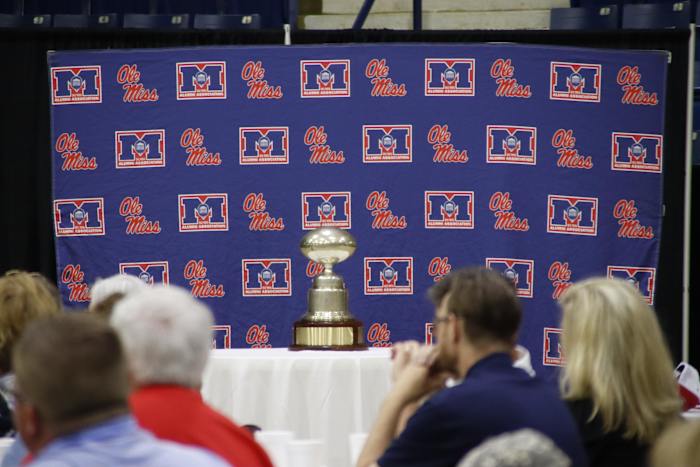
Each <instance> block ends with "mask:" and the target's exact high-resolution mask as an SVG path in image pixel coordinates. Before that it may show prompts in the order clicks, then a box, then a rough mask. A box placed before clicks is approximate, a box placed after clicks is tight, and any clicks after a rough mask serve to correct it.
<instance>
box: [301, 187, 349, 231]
mask: <svg viewBox="0 0 700 467" xmlns="http://www.w3.org/2000/svg"><path fill="white" fill-rule="evenodd" d="M350 212H351V198H350V192H349V191H334V192H320V193H312V192H308V193H302V194H301V226H302V227H301V228H302V229H303V230H312V229H318V228H319V227H337V228H339V229H349V228H350V227H351V226H352V219H351V216H350Z"/></svg>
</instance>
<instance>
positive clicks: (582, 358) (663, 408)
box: [560, 278, 680, 442]
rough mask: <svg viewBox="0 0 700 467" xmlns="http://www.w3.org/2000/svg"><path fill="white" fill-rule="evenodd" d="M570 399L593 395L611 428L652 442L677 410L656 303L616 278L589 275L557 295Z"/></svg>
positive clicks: (565, 385) (595, 410)
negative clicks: (649, 303)
mask: <svg viewBox="0 0 700 467" xmlns="http://www.w3.org/2000/svg"><path fill="white" fill-rule="evenodd" d="M560 304H561V307H562V311H563V318H562V345H563V348H564V355H565V357H566V366H565V367H564V370H563V373H562V379H561V388H562V393H563V395H564V398H565V399H569V400H576V399H590V400H591V401H592V405H593V413H592V415H591V416H592V417H595V416H596V415H598V414H599V415H600V416H601V418H602V421H603V429H604V430H605V431H606V432H610V431H614V430H617V429H622V430H623V432H624V433H625V435H626V436H627V437H630V438H636V439H639V440H640V441H643V442H652V441H653V440H654V439H655V438H656V436H657V435H658V433H659V432H660V430H661V429H663V427H664V426H665V425H666V424H667V423H668V422H669V421H670V420H672V419H674V418H676V417H678V414H679V410H680V399H679V397H678V388H677V385H676V381H675V379H674V376H673V365H672V363H671V356H670V353H669V351H668V348H667V347H666V343H665V342H664V338H663V336H662V333H661V329H660V328H659V324H658V322H657V320H656V315H655V314H654V310H653V309H652V308H651V307H650V306H649V305H648V304H647V303H646V302H645V300H644V298H643V297H642V296H641V294H640V293H639V291H638V290H637V289H636V288H635V287H633V286H632V285H631V284H629V283H628V282H626V281H622V280H619V279H603V278H596V279H589V280H585V281H583V282H579V283H577V284H574V285H573V286H572V287H570V288H569V289H568V290H567V291H566V292H565V293H564V295H563V296H562V298H561V299H560Z"/></svg>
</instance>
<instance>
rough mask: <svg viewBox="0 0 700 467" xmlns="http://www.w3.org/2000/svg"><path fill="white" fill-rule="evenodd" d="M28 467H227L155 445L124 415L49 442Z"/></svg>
mask: <svg viewBox="0 0 700 467" xmlns="http://www.w3.org/2000/svg"><path fill="white" fill-rule="evenodd" d="M29 465H30V466H32V467H34V466H36V467H86V466H90V467H117V466H129V467H193V466H197V467H226V466H227V465H228V464H227V463H225V462H224V461H223V460H221V459H220V458H218V457H215V456H214V455H213V454H211V453H209V452H207V451H204V450H200V449H196V448H191V447H185V446H181V445H179V444H175V443H170V442H167V441H159V440H157V439H156V438H154V437H153V436H152V435H151V434H150V433H148V432H146V431H144V430H142V429H141V428H139V427H138V426H137V425H136V422H135V421H134V419H133V418H132V417H131V416H130V415H126V416H120V417H116V418H114V419H112V420H109V421H107V422H104V423H101V424H99V425H95V426H92V427H90V428H87V429H85V430H82V431H79V432H77V433H72V434H70V435H66V436H62V437H60V438H57V439H55V440H53V441H51V442H50V443H49V444H48V445H47V446H46V447H45V448H44V449H42V450H41V451H39V454H38V455H37V456H36V457H35V458H34V460H33V461H32V462H31V463H30V464H29Z"/></svg>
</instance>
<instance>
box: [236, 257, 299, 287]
mask: <svg viewBox="0 0 700 467" xmlns="http://www.w3.org/2000/svg"><path fill="white" fill-rule="evenodd" d="M242 265H243V267H242V274H243V296H244V297H279V296H287V297H288V296H291V295H292V260H291V259H289V258H277V259H244V260H242Z"/></svg>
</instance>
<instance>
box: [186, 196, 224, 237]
mask: <svg viewBox="0 0 700 467" xmlns="http://www.w3.org/2000/svg"><path fill="white" fill-rule="evenodd" d="M177 199H178V206H179V212H180V232H205V231H220V230H228V195H227V194H226V193H207V194H192V195H178V196H177Z"/></svg>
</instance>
